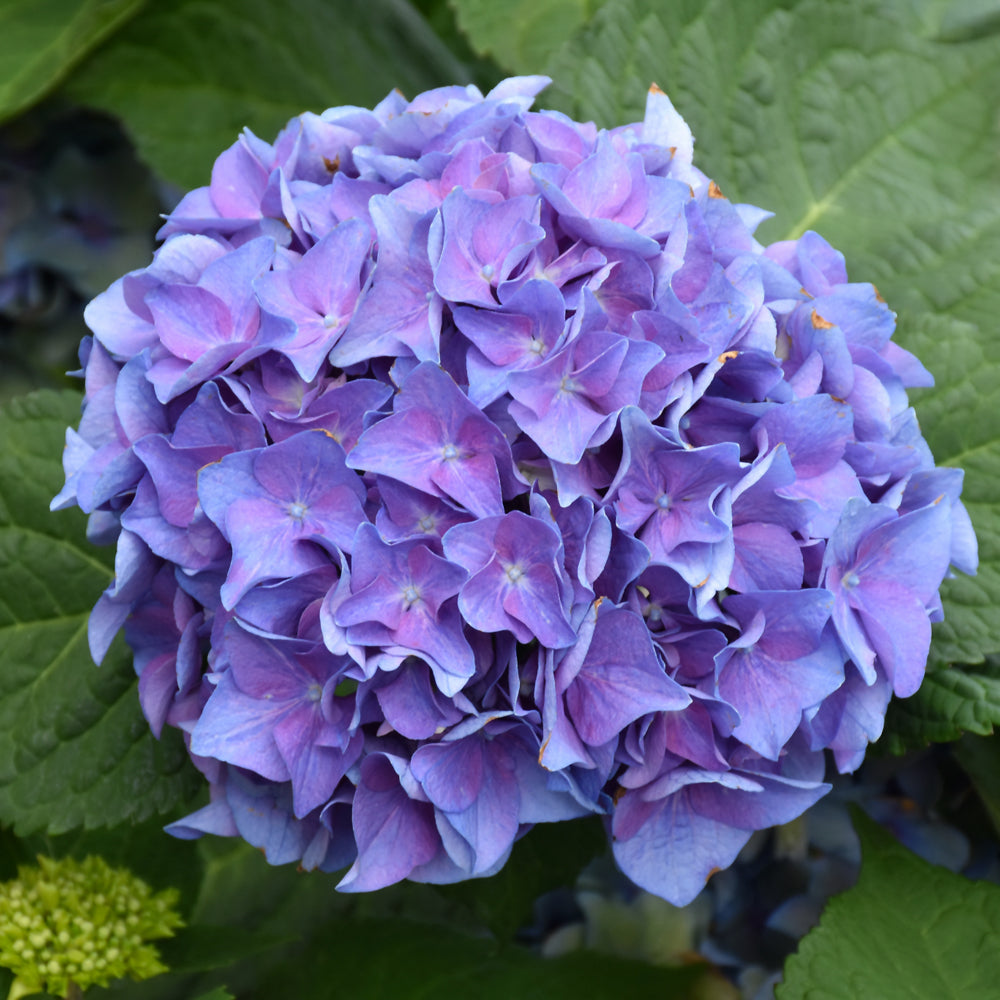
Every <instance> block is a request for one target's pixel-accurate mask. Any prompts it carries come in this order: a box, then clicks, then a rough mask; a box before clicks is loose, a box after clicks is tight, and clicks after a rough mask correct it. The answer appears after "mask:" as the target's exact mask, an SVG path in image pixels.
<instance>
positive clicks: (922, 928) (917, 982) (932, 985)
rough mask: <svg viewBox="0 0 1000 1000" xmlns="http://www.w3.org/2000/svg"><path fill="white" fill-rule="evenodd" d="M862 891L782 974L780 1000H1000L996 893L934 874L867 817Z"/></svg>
mask: <svg viewBox="0 0 1000 1000" xmlns="http://www.w3.org/2000/svg"><path fill="white" fill-rule="evenodd" d="M855 826H856V827H857V829H858V832H859V834H860V835H861V847H862V864H861V876H860V878H859V880H858V884H857V885H856V886H855V887H854V888H853V889H850V890H848V891H847V892H846V893H844V894H843V895H841V896H838V897H836V898H835V899H833V900H832V901H831V902H830V904H829V905H828V906H827V908H826V910H825V911H824V913H823V917H822V918H821V920H820V922H819V925H818V926H817V927H816V928H814V929H813V930H812V931H811V932H810V933H809V934H807V935H806V937H804V938H803V939H802V941H801V943H800V944H799V949H798V951H797V952H796V954H795V955H793V956H792V957H791V958H790V959H789V960H788V962H787V963H786V965H785V977H784V979H785V981H784V983H783V985H781V986H779V987H778V988H777V992H776V996H777V997H778V1000H797V998H800V997H801V998H803V1000H804V998H806V997H808V998H809V1000H841V998H843V1000H857V998H858V997H913V998H920V997H926V998H927V1000H951V998H954V1000H967V998H968V997H990V996H995V995H996V984H997V982H998V981H1000V887H997V886H995V885H993V884H991V883H986V882H970V881H969V880H968V879H965V878H963V877H962V876H961V875H956V874H954V873H953V872H950V871H948V870H946V869H944V868H939V867H937V866H935V865H931V864H928V863H927V862H926V861H923V860H921V859H920V858H918V857H917V856H916V855H915V854H913V853H911V852H910V851H908V850H907V849H906V848H905V847H903V846H902V845H901V844H899V843H898V842H897V841H896V840H895V839H894V838H893V837H892V835H891V834H889V833H886V831H885V830H883V829H882V828H881V827H879V826H878V824H876V823H874V822H873V821H872V820H870V819H868V818H867V817H866V816H864V815H863V814H862V813H860V811H859V812H858V813H857V814H856V816H855Z"/></svg>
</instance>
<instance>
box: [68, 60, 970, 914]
mask: <svg viewBox="0 0 1000 1000" xmlns="http://www.w3.org/2000/svg"><path fill="white" fill-rule="evenodd" d="M546 83H547V80H546V79H545V78H542V77H523V78H515V79H511V80H506V81H504V82H503V83H501V84H500V85H498V86H497V87H496V88H494V90H492V91H491V92H490V93H488V94H486V95H485V96H484V95H483V94H481V93H480V92H479V91H478V90H477V89H476V88H474V87H466V88H460V87H449V88H443V89H440V90H435V91H430V92H428V93H425V94H421V95H419V96H418V97H416V98H415V99H414V100H413V101H407V100H406V99H405V98H403V97H402V96H401V95H400V94H399V93H397V92H394V93H393V94H390V95H389V96H388V97H387V98H386V99H385V100H384V101H383V102H382V103H381V104H380V105H378V107H376V108H375V109H373V110H371V111H368V110H363V109H359V108H353V107H341V108H332V109H330V110H328V111H326V112H324V113H323V114H322V115H314V114H304V115H302V116H300V117H299V118H296V119H294V120H293V121H291V122H290V123H289V124H288V126H287V127H286V128H285V129H284V130H283V131H282V132H281V134H280V135H279V136H278V137H277V138H276V139H275V141H274V142H273V143H267V142H264V141H262V140H260V139H258V138H257V137H256V136H254V135H252V134H251V133H249V132H247V133H245V134H244V135H243V136H241V138H240V139H239V140H238V142H237V143H236V144H235V145H234V146H233V147H232V148H231V149H230V150H228V151H227V152H226V153H224V154H223V155H222V156H221V157H220V158H219V160H218V161H217V162H216V165H215V168H214V170H213V172H212V177H211V183H210V184H209V185H207V186H206V187H203V188H199V189H198V190H196V191H192V192H191V193H190V194H188V195H186V196H185V197H184V198H183V199H182V201H181V202H180V204H179V205H178V206H177V207H176V209H175V210H174V211H173V212H172V213H171V214H170V216H169V217H168V218H167V221H166V224H165V225H164V227H163V229H162V231H161V237H162V239H163V243H162V245H161V247H160V249H159V250H158V251H157V253H156V255H155V257H154V259H153V261H152V263H151V264H150V265H149V266H148V267H146V268H143V269H141V270H139V271H135V272H133V273H131V274H128V275H126V276H124V277H123V278H122V279H120V280H119V281H117V282H115V283H114V284H113V285H112V286H111V287H110V288H109V289H108V290H107V291H106V292H104V293H103V294H101V295H100V296H98V297H97V298H96V299H95V300H94V301H93V302H92V303H91V304H90V306H89V308H88V310H87V320H88V323H89V324H90V328H91V330H92V331H93V337H92V338H90V339H88V340H87V341H86V342H85V344H84V346H83V349H82V360H83V363H84V375H85V378H86V397H85V406H84V413H83V418H82V421H81V425H80V428H79V430H78V431H76V430H71V431H70V432H69V435H68V443H67V449H66V453H65V454H66V457H65V467H66V486H65V487H64V489H63V491H62V492H61V493H60V495H59V496H58V497H57V498H56V500H55V502H54V504H55V506H66V505H70V504H78V505H79V506H80V507H82V508H83V509H84V510H85V511H87V512H88V513H89V514H90V515H91V533H92V535H93V537H94V538H95V539H99V540H106V541H112V540H116V541H117V546H118V556H117V563H116V575H115V579H114V582H113V583H112V584H111V586H110V587H109V588H108V590H107V592H106V593H105V594H104V595H103V596H102V598H101V599H100V601H99V603H98V605H97V606H96V608H95V609H94V613H93V616H92V618H91V646H92V649H93V651H94V653H95V656H97V657H98V658H99V657H100V655H101V654H102V653H103V651H104V650H105V649H106V648H107V645H108V643H109V642H110V640H111V638H112V637H113V635H114V634H115V632H116V631H117V630H118V629H119V628H120V627H121V626H122V625H124V627H125V632H126V638H127V639H128V641H129V642H130V643H131V645H132V648H133V650H134V651H135V663H136V670H137V672H138V673H139V694H140V698H141V701H142V705H143V709H144V711H145V713H146V716H147V718H148V719H149V722H150V724H151V726H152V727H153V730H154V732H156V733H159V732H160V731H161V729H162V727H163V726H164V725H168V726H174V727H177V728H179V729H180V730H181V731H182V732H183V733H184V734H185V737H186V739H187V740H188V745H189V748H190V752H191V755H192V758H193V760H194V761H195V763H196V764H197V766H198V767H199V768H200V769H201V770H202V771H203V772H204V774H205V777H206V779H207V780H208V782H209V784H210V786H211V791H212V799H211V803H210V805H208V806H206V807H204V808H202V809H200V810H198V811H197V812H196V813H194V814H193V815H191V816H189V817H187V818H186V819H184V820H182V821H180V822H178V823H175V824H173V825H172V826H171V827H170V830H171V832H172V833H174V834H175V835H177V836H180V837H196V836H200V835H201V834H204V833H215V834H221V835H230V836H236V835H238V836H241V837H243V838H245V839H246V840H248V841H249V842H250V843H252V844H254V845H256V846H258V847H260V848H262V849H263V850H264V852H265V853H266V855H267V857H268V859H269V860H270V861H272V862H273V863H276V864H278V863H283V862H289V861H297V862H299V863H300V864H301V865H302V866H303V867H305V868H320V869H323V870H328V871H333V870H338V869H344V868H346V869H347V872H346V874H345V875H344V876H343V879H342V881H341V882H340V888H341V889H344V890H348V891H362V890H368V889H375V888H378V887H380V886H384V885H388V884H390V883H392V882H396V881H398V880H400V879H407V878H408V879H414V880H421V881H430V882H448V881H456V880H460V879H465V878H470V877H477V876H484V875H489V874H491V873H493V872H495V871H497V870H498V869H499V868H500V867H501V866H502V865H503V864H504V862H505V860H506V858H507V856H508V854H509V852H510V850H511V847H512V845H513V843H514V842H515V841H516V840H517V839H518V838H519V837H521V836H523V835H524V834H526V833H527V832H528V830H529V829H530V828H531V826H532V825H534V824H535V823H545V822H558V821H562V820H568V819H572V818H574V817H577V816H581V815H585V814H588V813H594V814H599V815H602V816H605V817H606V818H607V823H608V828H609V831H610V834H611V836H612V840H613V850H614V854H615V857H616V859H617V861H618V863H619V865H620V866H621V867H622V868H623V870H624V871H625V872H626V873H627V874H628V875H629V876H630V877H631V878H632V879H633V880H634V881H635V882H637V883H638V884H639V885H640V886H643V887H644V888H646V889H648V890H650V891H652V892H654V893H657V894H659V895H661V896H663V897H664V898H666V899H668V900H671V901H672V902H674V903H684V902H687V901H689V900H690V899H692V898H693V897H694V896H695V895H696V894H697V893H698V892H699V890H700V889H701V887H702V886H703V885H704V882H705V879H706V878H707V877H708V876H709V875H710V874H711V873H712V872H713V871H714V870H716V869H719V868H724V867H725V866H727V865H728V864H729V863H730V862H731V861H732V859H733V858H734V857H735V856H736V854H737V852H738V851H739V850H740V848H741V847H742V845H743V844H744V843H745V842H746V841H747V839H748V838H749V837H750V835H751V833H752V832H753V831H754V830H757V829H760V828H763V827H767V826H770V825H773V824H777V823H784V822H787V821H789V820H790V819H792V818H793V817H795V816H797V815H799V814H800V813H801V812H802V811H803V810H804V809H806V808H808V807H809V806H810V805H811V804H812V803H813V802H815V801H816V800H817V799H818V798H820V797H821V796H822V795H823V794H825V792H826V791H827V790H828V785H826V784H825V783H824V781H823V773H824V750H825V749H830V750H832V752H833V754H834V757H835V759H836V762H837V764H838V766H839V767H840V768H841V769H842V770H850V769H853V768H854V767H856V766H857V765H858V763H859V762H860V761H861V759H862V757H863V756H864V752H865V748H866V746H867V744H868V743H869V742H870V741H872V740H874V739H876V738H877V737H878V736H879V734H880V733H881V729H882V720H883V717H884V713H885V708H886V704H887V702H888V699H889V697H890V696H891V694H892V693H893V692H895V693H896V694H898V695H901V696H906V695H908V694H911V693H912V692H913V691H914V690H916V687H917V686H918V684H919V682H920V678H921V677H922V675H923V671H924V667H925V661H926V659H927V655H928V649H929V642H930V626H931V623H932V622H933V621H935V620H937V619H938V618H940V616H941V605H940V600H939V598H938V588H939V586H940V583H941V581H942V579H943V578H944V577H945V576H946V575H947V574H948V573H949V572H950V571H951V570H950V567H952V566H954V567H956V568H957V569H959V570H962V571H965V572H974V571H975V568H976V542H975V537H974V535H973V533H972V529H971V524H970V522H969V519H968V516H967V515H966V513H965V511H964V509H963V507H962V505H961V502H960V499H959V497H960V492H961V479H962V476H961V472H959V471H957V470H953V469H937V468H935V466H934V462H933V458H932V456H931V454H930V452H929V450H928V448H927V446H926V444H925V443H924V440H923V438H922V436H921V434H920V429H919V426H918V424H917V420H916V417H915V415H914V412H913V410H912V409H911V408H910V406H909V403H908V400H907V395H906V390H907V389H908V388H909V387H913V386H921V385H928V384H930V381H931V379H930V376H929V374H928V373H927V371H926V370H925V369H924V368H923V367H922V366H921V365H920V363H919V362H918V361H917V360H916V359H915V358H914V357H913V356H912V355H910V354H909V353H907V352H906V351H905V350H903V349H902V348H900V347H898V346H897V345H896V344H894V343H893V342H892V340H891V337H892V333H893V330H894V325H895V317H894V315H893V313H892V312H891V311H890V309H889V307H888V306H887V305H886V304H885V303H884V302H883V301H882V299H881V298H880V296H879V295H878V293H877V291H876V290H875V288H874V287H873V286H872V285H870V284H859V283H853V282H850V281H849V280H848V277H847V273H846V269H845V266H844V260H843V257H842V256H841V255H840V254H839V253H838V252H837V251H836V250H834V249H833V248H832V247H830V246H829V245H828V244H827V243H826V242H825V241H824V240H823V239H822V238H821V237H820V236H818V235H817V234H815V233H811V232H810V233H806V234H805V235H804V236H802V237H801V238H800V239H798V240H793V241H786V242H782V243H777V244H773V245H771V246H764V245H762V244H761V243H759V242H758V241H757V239H756V238H755V237H754V235H753V233H754V228H755V227H756V225H757V224H758V223H759V222H760V221H761V220H762V219H763V218H765V217H766V215H767V213H765V212H763V211H761V210H760V209H757V208H754V207H753V206H750V205H738V204H732V203H731V202H730V201H728V200H727V199H726V198H725V197H724V196H723V195H722V192H721V190H720V189H719V187H718V186H717V185H716V184H715V183H714V182H712V181H710V180H709V179H708V178H707V177H705V176H704V175H703V174H702V173H701V172H700V171H699V170H698V169H697V168H696V167H695V166H694V165H693V162H692V149H693V139H692V136H691V133H690V130H689V129H688V127H687V125H686V124H685V123H684V121H683V120H682V119H681V117H680V116H679V115H678V114H677V112H676V110H675V109H674V107H673V105H672V104H671V103H670V100H669V99H668V98H667V96H666V95H665V94H664V93H663V92H662V91H660V90H659V89H658V88H655V87H654V88H652V89H651V91H650V93H649V98H648V103H647V107H646V114H645V117H644V119H643V121H641V122H638V123H635V124H633V125H628V126H625V127H622V128H617V129H613V130H611V131H605V130H599V129H597V128H596V127H595V126H594V125H592V124H581V123H578V122H574V121H571V120H570V119H569V118H567V117H565V116H564V115H561V114H558V113H555V112H545V111H532V110H531V106H532V102H533V99H534V97H535V95H536V94H537V92H538V91H539V90H541V89H542V87H543V86H544V85H545V84H546Z"/></svg>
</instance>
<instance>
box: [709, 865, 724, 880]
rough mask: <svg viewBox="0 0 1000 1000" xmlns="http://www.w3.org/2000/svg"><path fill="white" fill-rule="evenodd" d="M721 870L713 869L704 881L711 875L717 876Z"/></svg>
mask: <svg viewBox="0 0 1000 1000" xmlns="http://www.w3.org/2000/svg"><path fill="white" fill-rule="evenodd" d="M721 871H722V869H721V868H713V869H712V870H711V871H710V872H709V873H708V874H707V875H706V876H705V881H706V882H707V881H708V880H709V879H710V878H711V877H712V876H713V875H718V874H719V872H721Z"/></svg>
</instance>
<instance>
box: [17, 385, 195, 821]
mask: <svg viewBox="0 0 1000 1000" xmlns="http://www.w3.org/2000/svg"><path fill="white" fill-rule="evenodd" d="M79 402H80V397H79V395H78V394H76V393H74V392H70V391H67V392H64V393H61V394H60V393H55V392H40V393H35V394H33V395H31V396H27V397H24V398H21V399H15V400H14V401H12V402H11V403H10V404H9V405H8V406H5V407H3V408H2V409H0V442H2V451H0V566H2V567H3V571H2V575H0V647H2V648H3V654H4V655H3V663H2V669H0V822H3V823H10V824H12V825H13V826H14V828H15V830H16V831H17V832H18V833H21V834H26V833H30V832H32V831H34V830H38V829H42V828H47V829H48V831H49V832H50V833H61V832H63V831H66V830H70V829H72V828H74V827H77V826H85V827H96V826H112V825H114V824H116V823H121V822H124V821H126V820H134V821H139V820H142V819H145V818H147V817H149V816H151V815H152V814H154V813H156V812H162V811H164V810H166V809H169V808H171V807H172V806H174V805H175V804H176V803H177V802H178V801H179V800H181V799H182V798H183V797H185V796H186V795H188V794H190V792H191V790H192V789H193V788H195V787H197V785H198V784H199V783H200V782H199V781H198V777H197V773H196V772H195V771H194V769H193V768H192V766H191V765H190V763H189V761H188V757H187V754H186V753H185V751H184V746H183V741H182V740H181V739H180V736H179V734H178V733H176V732H173V731H171V732H170V733H168V734H166V735H165V736H164V738H163V740H162V741H159V742H158V741H156V740H154V739H153V737H152V735H151V734H150V732H149V727H148V726H147V725H146V722H145V720H144V719H143V717H142V713H141V712H140V710H139V704H138V697H137V694H136V678H135V674H134V672H133V670H132V666H131V657H130V656H129V654H128V652H127V650H126V649H125V647H124V644H123V643H122V642H120V641H119V642H117V643H116V645H115V646H114V647H113V649H112V652H111V653H110V654H109V655H108V657H107V659H106V660H105V662H104V664H103V665H102V666H101V667H96V666H95V665H94V663H93V662H92V660H91V658H90V654H89V652H88V648H87V618H88V616H89V613H90V609H91V608H92V606H93V605H94V602H95V601H96V600H97V598H98V597H99V596H100V594H101V591H102V590H103V589H104V588H105V587H106V586H107V583H108V580H109V579H110V577H111V568H110V554H109V553H105V552H98V551H96V550H95V549H93V548H92V547H91V546H90V545H89V543H88V542H87V541H86V538H85V534H84V517H83V515H82V514H80V513H79V512H78V511H66V512H60V513H57V514H50V513H49V511H48V506H49V501H50V499H51V497H52V496H53V495H54V494H55V493H56V491H57V490H58V489H59V487H60V486H61V484H62V478H63V475H62V468H61V464H60V455H61V451H62V443H63V438H64V436H65V428H66V425H67V424H69V423H74V422H76V420H77V419H78V416H79Z"/></svg>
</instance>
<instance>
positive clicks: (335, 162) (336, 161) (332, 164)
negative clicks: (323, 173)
mask: <svg viewBox="0 0 1000 1000" xmlns="http://www.w3.org/2000/svg"><path fill="white" fill-rule="evenodd" d="M323 166H324V167H326V170H327V173H330V174H335V173H336V172H337V171H338V170H339V169H340V154H338V155H337V156H335V157H334V158H333V159H332V160H330V159H327V157H325V156H324V157H323Z"/></svg>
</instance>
